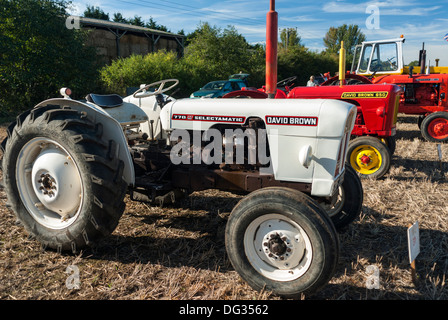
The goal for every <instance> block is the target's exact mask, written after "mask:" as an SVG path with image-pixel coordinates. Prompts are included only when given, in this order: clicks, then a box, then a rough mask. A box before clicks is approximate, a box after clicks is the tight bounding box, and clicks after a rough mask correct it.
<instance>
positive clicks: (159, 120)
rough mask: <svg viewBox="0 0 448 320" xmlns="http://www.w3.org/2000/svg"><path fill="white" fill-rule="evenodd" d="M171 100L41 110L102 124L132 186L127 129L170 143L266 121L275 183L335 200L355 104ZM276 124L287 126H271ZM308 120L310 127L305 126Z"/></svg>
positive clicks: (72, 103)
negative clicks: (303, 186)
mask: <svg viewBox="0 0 448 320" xmlns="http://www.w3.org/2000/svg"><path fill="white" fill-rule="evenodd" d="M170 99H171V100H172V101H171V102H169V103H168V104H167V105H165V106H164V107H163V109H161V108H160V106H159V105H158V104H157V102H156V99H155V98H154V97H147V98H134V97H132V96H129V97H126V98H124V99H123V100H124V103H123V105H121V106H119V107H115V108H100V107H99V106H97V105H95V104H93V103H89V102H80V101H75V100H72V99H70V98H64V99H51V100H47V101H44V102H42V103H41V104H39V106H43V105H48V104H57V105H60V106H70V107H71V108H72V109H76V110H79V111H82V112H86V113H87V114H88V115H89V116H90V117H91V118H92V119H93V120H94V121H95V122H100V123H102V124H103V132H104V137H105V139H113V140H115V141H116V142H117V143H118V144H119V148H118V150H117V155H116V156H117V157H119V158H120V159H121V160H122V161H123V162H124V164H125V169H124V172H123V178H124V179H125V181H126V182H127V183H128V184H129V185H133V184H134V182H135V174H134V169H133V163H132V159H131V156H130V153H129V150H128V144H127V137H126V134H127V130H129V129H133V130H137V132H139V133H140V134H142V133H146V134H147V135H148V137H151V134H154V138H155V139H166V137H167V133H171V132H172V131H173V130H175V129H187V130H207V129H210V128H213V127H214V126H215V125H217V124H225V123H228V122H225V121H224V122H223V121H222V120H223V119H226V118H225V117H232V118H236V121H237V122H236V123H233V124H243V123H242V122H245V121H247V119H248V118H252V117H256V118H260V119H263V120H264V121H265V123H266V129H267V135H268V140H269V145H270V153H271V165H272V166H271V168H272V170H273V174H274V177H275V179H276V180H279V181H290V182H303V183H310V184H312V189H311V194H312V195H313V196H320V197H326V196H330V195H332V194H333V192H334V191H335V188H337V187H338V185H339V184H340V183H341V179H340V176H341V174H342V172H343V170H337V168H336V166H337V165H339V166H340V168H339V169H341V168H343V166H344V161H345V153H344V152H345V150H346V146H347V144H348V140H349V137H350V133H351V131H352V129H353V126H354V121H355V116H356V107H355V106H353V105H351V104H348V103H345V102H342V101H336V100H300V99H291V100H287V99H206V100H202V99H201V100H197V99H194V100H193V99H181V100H175V99H173V98H170ZM175 115H188V116H189V119H190V118H191V117H199V118H198V119H200V120H199V121H189V120H175V119H174V116H175ZM206 116H208V117H209V118H207V117H206ZM223 117H224V118H223ZM243 119H244V121H243ZM272 119H274V121H275V120H276V121H279V119H280V122H281V121H285V122H288V124H286V123H267V122H272ZM241 121H242V122H241ZM304 121H305V122H306V121H308V122H306V123H305V124H304ZM151 122H152V130H151ZM240 122H241V123H240ZM289 122H291V123H289ZM151 131H152V133H151ZM338 159H339V162H338V161H337V160H338Z"/></svg>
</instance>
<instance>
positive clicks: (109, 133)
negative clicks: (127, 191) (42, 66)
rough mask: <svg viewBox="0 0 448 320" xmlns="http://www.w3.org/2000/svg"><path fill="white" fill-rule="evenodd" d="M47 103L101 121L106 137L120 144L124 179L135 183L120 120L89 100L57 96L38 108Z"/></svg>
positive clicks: (96, 121) (129, 183) (41, 104)
mask: <svg viewBox="0 0 448 320" xmlns="http://www.w3.org/2000/svg"><path fill="white" fill-rule="evenodd" d="M46 105H58V106H61V107H70V108H71V109H73V110H77V111H80V112H85V113H86V114H87V116H88V117H90V118H91V119H92V120H93V121H94V122H95V123H101V124H102V126H103V136H104V138H105V139H107V140H114V141H115V142H116V143H117V144H118V146H119V147H118V148H117V151H116V155H115V156H116V157H118V159H120V160H122V161H123V163H124V170H123V179H124V180H125V181H126V183H127V184H128V185H129V186H133V185H134V183H135V172H134V167H133V164H132V158H131V155H130V153H129V149H128V144H127V140H126V137H125V135H124V133H123V129H122V127H121V124H120V122H118V120H116V119H114V118H113V117H112V116H111V115H109V114H108V113H107V112H106V111H104V110H103V109H102V108H100V107H98V106H96V105H94V104H91V103H88V102H81V101H77V100H72V99H66V98H56V99H49V100H45V101H43V102H41V103H39V104H38V105H37V106H36V108H37V107H43V106H46ZM120 108H121V107H120ZM137 116H139V117H142V119H141V121H146V120H147V118H146V119H144V118H143V117H144V113H143V114H141V113H139V115H136V117H137Z"/></svg>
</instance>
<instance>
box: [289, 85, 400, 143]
mask: <svg viewBox="0 0 448 320" xmlns="http://www.w3.org/2000/svg"><path fill="white" fill-rule="evenodd" d="M400 93H401V89H400V87H398V86H395V85H391V84H386V85H372V84H370V85H344V86H325V87H322V86H318V87H296V88H293V89H291V91H290V92H289V93H288V96H287V98H288V99H336V100H343V101H346V102H348V103H352V104H354V105H356V106H357V107H358V113H357V118H356V122H355V127H354V128H353V131H352V135H355V136H366V135H368V136H377V137H380V138H381V137H390V136H394V135H395V132H396V122H397V113H398V103H399V99H400V97H401V94H400Z"/></svg>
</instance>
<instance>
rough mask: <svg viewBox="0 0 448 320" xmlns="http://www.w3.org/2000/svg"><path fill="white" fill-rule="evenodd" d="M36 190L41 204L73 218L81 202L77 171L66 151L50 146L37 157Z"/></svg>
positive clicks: (35, 170) (35, 171)
mask: <svg viewBox="0 0 448 320" xmlns="http://www.w3.org/2000/svg"><path fill="white" fill-rule="evenodd" d="M31 175H32V181H33V182H34V183H33V187H34V191H35V193H36V196H37V198H38V199H39V200H40V202H41V203H42V205H43V206H44V207H45V208H47V209H49V210H51V211H53V212H55V213H57V214H59V215H60V216H67V215H70V214H71V213H72V212H73V211H75V210H76V209H77V208H78V206H79V203H80V194H81V183H80V179H79V174H78V171H77V169H76V167H75V165H74V163H73V161H72V160H71V159H70V157H68V156H67V154H65V153H64V152H62V151H61V150H60V149H59V148H56V147H55V146H48V147H46V148H45V149H44V151H42V152H41V153H40V154H39V156H38V157H37V158H36V161H35V162H34V164H33V169H32V174H31Z"/></svg>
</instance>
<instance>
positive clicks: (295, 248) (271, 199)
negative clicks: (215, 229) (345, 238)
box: [225, 187, 339, 298]
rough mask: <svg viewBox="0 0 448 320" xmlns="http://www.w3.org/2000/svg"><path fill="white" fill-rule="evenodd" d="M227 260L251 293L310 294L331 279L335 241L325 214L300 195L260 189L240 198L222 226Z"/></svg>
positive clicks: (336, 257)
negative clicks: (254, 291)
mask: <svg viewBox="0 0 448 320" xmlns="http://www.w3.org/2000/svg"><path fill="white" fill-rule="evenodd" d="M225 241H226V249H227V254H228V256H229V259H230V261H231V263H232V265H233V267H234V268H235V270H236V271H237V272H238V273H239V274H240V276H241V277H242V278H243V280H245V281H246V282H247V283H248V284H249V285H250V286H251V287H252V288H254V289H255V290H258V291H261V290H267V291H272V292H273V293H274V294H276V295H279V296H283V297H286V298H298V297H300V295H301V294H305V295H311V294H313V293H315V292H316V291H318V290H319V289H320V288H321V287H323V286H324V285H326V284H327V283H328V281H329V280H330V279H331V277H332V276H333V274H334V270H335V268H336V264H337V261H338V256H339V240H338V237H337V234H336V231H335V228H334V226H333V223H332V222H331V220H330V219H329V217H328V215H327V214H326V213H325V211H324V210H323V209H322V208H321V207H320V206H319V205H317V204H316V203H315V202H314V201H313V200H312V199H311V198H310V197H308V196H306V195H305V194H303V193H301V192H299V191H296V190H292V189H288V188H279V187H273V188H263V189H260V190H257V191H254V192H253V193H251V194H249V195H248V196H247V197H245V198H243V199H242V200H241V201H240V202H239V203H238V204H237V205H236V206H235V208H234V209H233V211H232V213H231V215H230V217H229V220H228V223H227V227H226V237H225Z"/></svg>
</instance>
